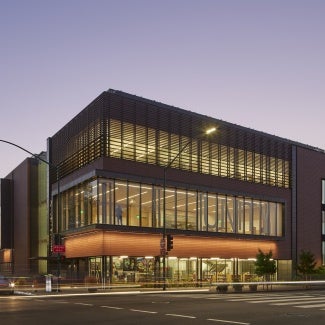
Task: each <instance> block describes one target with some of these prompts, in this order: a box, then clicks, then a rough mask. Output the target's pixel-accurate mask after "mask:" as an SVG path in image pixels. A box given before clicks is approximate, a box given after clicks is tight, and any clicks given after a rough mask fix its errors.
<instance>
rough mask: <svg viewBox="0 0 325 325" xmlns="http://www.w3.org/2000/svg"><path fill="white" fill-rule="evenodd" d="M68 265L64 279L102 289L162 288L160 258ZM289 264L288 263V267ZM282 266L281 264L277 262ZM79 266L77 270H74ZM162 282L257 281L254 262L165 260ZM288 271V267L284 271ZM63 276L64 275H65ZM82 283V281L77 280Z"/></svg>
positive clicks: (98, 260)
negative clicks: (116, 286)
mask: <svg viewBox="0 0 325 325" xmlns="http://www.w3.org/2000/svg"><path fill="white" fill-rule="evenodd" d="M86 260H87V261H88V262H86V263H85V258H83V259H81V260H80V263H79V262H78V260H76V259H74V260H72V261H71V263H70V264H71V265H70V264H69V261H67V269H66V271H64V270H62V275H63V277H64V276H66V277H69V278H74V279H76V278H78V275H77V273H76V272H79V274H80V277H84V278H85V279H87V281H90V282H91V283H97V284H102V285H105V286H106V285H141V286H146V285H147V286H148V287H152V286H161V285H162V283H163V281H164V278H163V273H164V272H163V258H162V257H160V256H156V257H154V256H138V257H136V256H132V257H130V256H101V257H89V258H86ZM289 262H290V261H287V262H286V264H288V263H289ZM278 263H280V264H279V265H282V264H281V261H278ZM76 265H78V267H76ZM165 267H166V272H165V281H166V283H167V284H168V285H170V286H176V287H181V286H201V285H203V286H207V285H210V284H213V283H217V282H232V281H234V279H236V280H240V281H243V282H250V281H254V280H258V278H257V276H256V274H255V260H254V259H238V258H230V259H221V258H197V257H190V258H181V257H167V258H166V264H165ZM286 268H288V267H286ZM287 271H288V270H285V271H283V267H280V268H279V270H278V273H277V274H276V275H275V276H274V279H273V280H275V279H282V278H283V276H284V274H280V273H283V272H287ZM65 272H66V274H64V273H65ZM80 281H83V279H80Z"/></svg>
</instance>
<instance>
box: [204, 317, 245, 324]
mask: <svg viewBox="0 0 325 325" xmlns="http://www.w3.org/2000/svg"><path fill="white" fill-rule="evenodd" d="M207 320H209V321H211V322H220V323H229V324H240V325H250V323H243V322H236V321H232V320H225V319H214V318H208V319H207Z"/></svg>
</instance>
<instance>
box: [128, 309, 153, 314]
mask: <svg viewBox="0 0 325 325" xmlns="http://www.w3.org/2000/svg"><path fill="white" fill-rule="evenodd" d="M130 310H131V311H135V312H138V313H147V314H157V313H158V312H157V311H149V310H141V309H130Z"/></svg>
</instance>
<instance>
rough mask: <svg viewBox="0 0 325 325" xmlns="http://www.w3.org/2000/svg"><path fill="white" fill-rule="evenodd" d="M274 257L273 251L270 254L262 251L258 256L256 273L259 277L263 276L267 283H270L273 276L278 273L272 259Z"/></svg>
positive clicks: (259, 251)
mask: <svg viewBox="0 0 325 325" xmlns="http://www.w3.org/2000/svg"><path fill="white" fill-rule="evenodd" d="M272 255H273V254H272V251H271V250H270V251H269V252H268V253H263V252H262V251H261V250H260V249H259V250H258V254H257V255H256V262H255V267H256V269H255V273H256V274H257V275H258V276H262V277H263V278H264V279H265V280H266V281H269V280H270V277H271V275H273V274H275V272H276V264H275V261H274V260H273V259H272Z"/></svg>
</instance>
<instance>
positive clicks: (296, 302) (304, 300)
mask: <svg viewBox="0 0 325 325" xmlns="http://www.w3.org/2000/svg"><path fill="white" fill-rule="evenodd" d="M312 301H315V302H323V301H324V302H325V298H324V297H318V298H308V300H307V301H306V299H303V300H302V301H292V300H291V301H288V302H277V303H274V304H271V305H273V306H290V305H301V304H305V303H306V302H307V303H309V302H312Z"/></svg>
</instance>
